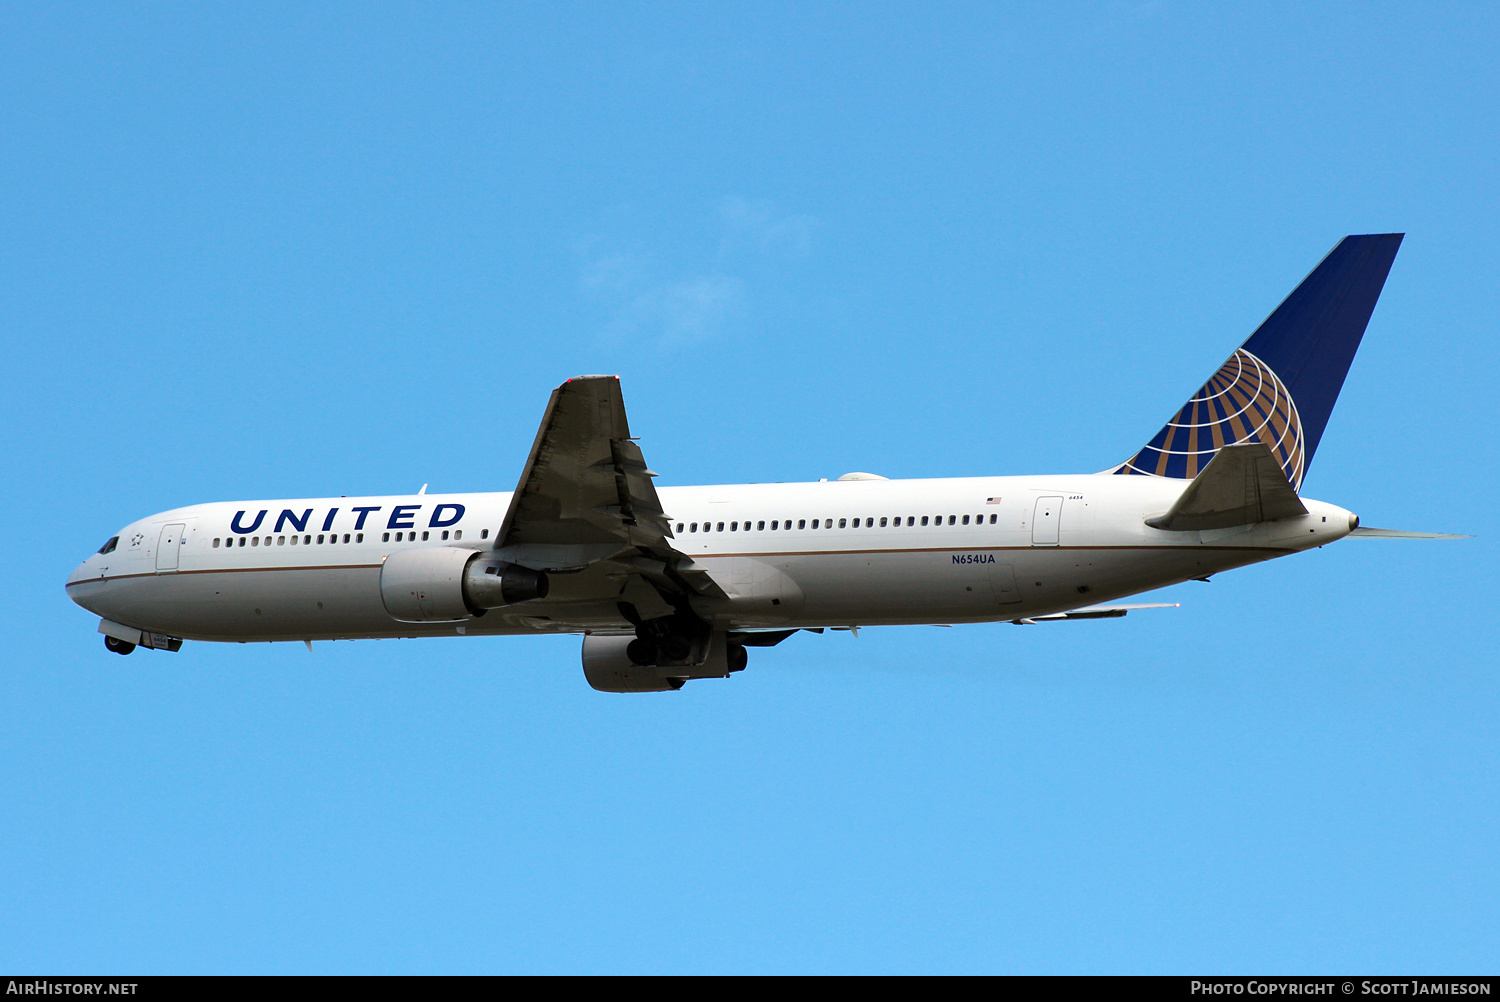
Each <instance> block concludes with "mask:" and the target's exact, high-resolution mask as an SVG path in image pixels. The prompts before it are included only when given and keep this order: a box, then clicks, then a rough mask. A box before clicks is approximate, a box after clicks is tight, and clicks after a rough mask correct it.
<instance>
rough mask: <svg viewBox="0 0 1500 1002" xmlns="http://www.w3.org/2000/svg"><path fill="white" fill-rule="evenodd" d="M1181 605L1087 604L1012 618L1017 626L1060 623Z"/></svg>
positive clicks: (1154, 603) (1111, 616)
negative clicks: (1063, 610) (1069, 609)
mask: <svg viewBox="0 0 1500 1002" xmlns="http://www.w3.org/2000/svg"><path fill="white" fill-rule="evenodd" d="M1181 605H1182V603H1181V602H1141V603H1137V604H1136V605H1086V606H1084V607H1083V608H1081V609H1073V610H1071V611H1069V612H1054V613H1052V614H1051V615H1048V616H1027V617H1026V618H1024V619H1012V620H1011V622H1012V623H1015V624H1016V625H1017V626H1029V625H1030V624H1032V623H1060V622H1062V621H1063V620H1065V619H1119V618H1120V617H1121V616H1123V615H1125V614H1126V613H1127V612H1133V611H1134V610H1136V609H1176V608H1179V607H1180V606H1181Z"/></svg>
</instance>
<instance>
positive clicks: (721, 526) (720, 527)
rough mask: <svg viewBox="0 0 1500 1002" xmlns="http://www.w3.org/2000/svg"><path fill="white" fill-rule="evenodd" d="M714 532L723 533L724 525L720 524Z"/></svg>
mask: <svg viewBox="0 0 1500 1002" xmlns="http://www.w3.org/2000/svg"><path fill="white" fill-rule="evenodd" d="M715 531H717V532H723V531H724V523H723V522H720V523H719V525H718V527H717V529H716V530H715Z"/></svg>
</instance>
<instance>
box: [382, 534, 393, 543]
mask: <svg viewBox="0 0 1500 1002" xmlns="http://www.w3.org/2000/svg"><path fill="white" fill-rule="evenodd" d="M380 541H381V542H382V543H389V542H390V541H391V534H390V533H389V532H384V533H381V534H380Z"/></svg>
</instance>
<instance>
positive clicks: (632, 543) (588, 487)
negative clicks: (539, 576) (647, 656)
mask: <svg viewBox="0 0 1500 1002" xmlns="http://www.w3.org/2000/svg"><path fill="white" fill-rule="evenodd" d="M655 476H656V474H655V473H653V472H651V470H649V469H648V468H647V467H646V459H645V456H643V455H642V454H641V448H640V446H638V445H636V443H635V440H634V439H633V438H631V436H630V422H629V421H628V420H626V417H625V398H624V395H623V394H621V392H620V378H619V377H618V376H576V377H574V378H573V379H570V380H568V381H567V382H566V383H563V384H562V385H561V386H559V387H558V388H557V389H555V390H553V391H552V399H551V400H549V401H548V402H547V412H546V414H544V415H543V416H542V426H541V428H540V429H539V430H538V431H537V433H536V441H535V442H534V443H533V444H532V446H531V455H530V456H529V457H528V458H527V460H526V467H525V469H523V470H522V471H521V479H520V482H519V483H517V484H516V492H515V494H514V495H513V496H512V497H511V499H510V509H509V510H508V511H507V512H506V513H505V521H504V523H502V525H501V527H500V534H499V536H498V537H496V540H495V549H496V550H497V551H503V554H504V556H505V557H506V559H510V560H513V561H514V562H516V563H519V564H523V565H525V566H528V567H534V568H536V569H538V570H547V571H578V570H583V569H584V568H586V567H588V566H590V565H592V564H596V563H598V562H599V561H602V560H611V561H613V562H615V563H617V564H620V565H622V566H624V567H625V568H626V569H627V570H629V571H630V572H632V573H636V574H640V575H641V576H643V577H645V578H647V579H648V580H650V581H653V582H654V583H656V584H659V585H661V586H663V587H666V588H667V589H669V590H673V591H678V592H682V591H686V592H696V593H698V594H705V595H716V596H722V595H723V592H722V591H721V590H720V589H719V587H718V585H716V584H715V583H714V582H713V580H712V579H711V578H710V577H709V576H708V574H707V572H705V571H704V570H703V569H702V568H700V567H698V566H696V565H695V564H694V563H693V561H692V559H691V558H689V557H688V556H687V555H686V554H683V553H678V552H677V551H676V550H674V549H673V548H672V544H671V542H670V540H671V538H672V529H671V526H670V524H669V523H668V520H667V517H666V515H665V514H664V513H663V512H662V508H661V499H660V498H658V497H657V495H656V487H655V485H654V484H653V483H652V482H651V481H652V478H654V477H655Z"/></svg>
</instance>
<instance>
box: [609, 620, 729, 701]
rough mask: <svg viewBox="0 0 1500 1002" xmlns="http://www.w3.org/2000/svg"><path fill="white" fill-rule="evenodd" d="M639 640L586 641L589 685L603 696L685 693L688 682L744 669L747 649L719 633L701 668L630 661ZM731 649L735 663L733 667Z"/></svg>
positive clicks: (713, 636) (710, 643) (712, 639)
mask: <svg viewBox="0 0 1500 1002" xmlns="http://www.w3.org/2000/svg"><path fill="white" fill-rule="evenodd" d="M635 639H636V638H635V637H598V636H592V635H590V636H587V637H584V638H583V677H584V678H586V679H588V683H589V685H591V686H593V687H594V688H595V689H598V690H599V691H600V692H666V691H667V690H669V689H681V688H682V686H683V683H684V682H687V681H688V680H689V679H694V678H728V677H729V673H730V672H732V671H738V670H739V669H741V668H743V667H744V666H745V665H744V656H745V649H744V648H743V647H741V646H739V645H738V644H734V645H731V644H730V643H729V638H728V637H727V636H726V635H725V634H724V633H722V632H720V631H715V632H714V633H712V634H711V635H710V636H709V638H708V643H707V645H706V646H705V647H704V649H703V650H704V655H703V660H702V661H701V662H699V663H698V664H687V665H684V664H674V665H638V664H636V663H635V661H633V660H632V659H631V657H630V654H629V652H628V651H627V648H629V647H630V645H631V644H632V643H633V642H635ZM731 647H733V649H734V651H733V653H734V655H735V657H734V659H733V660H734V663H733V664H731Z"/></svg>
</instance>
